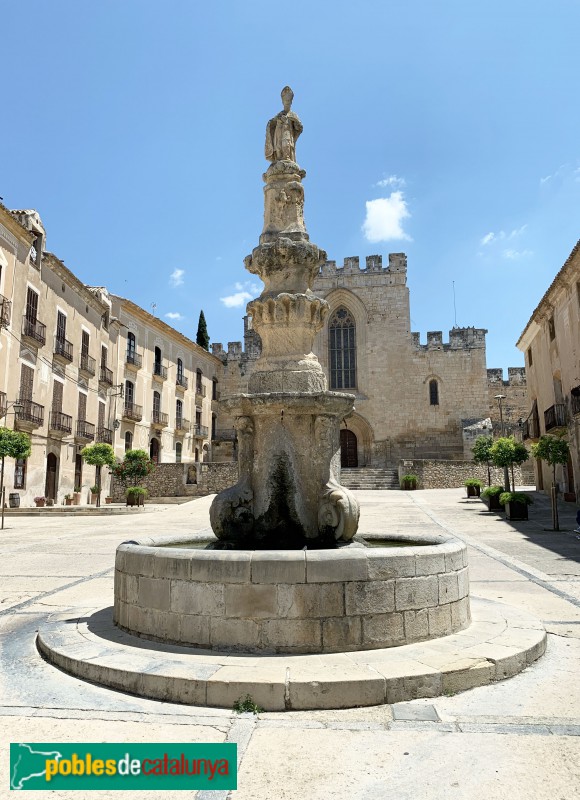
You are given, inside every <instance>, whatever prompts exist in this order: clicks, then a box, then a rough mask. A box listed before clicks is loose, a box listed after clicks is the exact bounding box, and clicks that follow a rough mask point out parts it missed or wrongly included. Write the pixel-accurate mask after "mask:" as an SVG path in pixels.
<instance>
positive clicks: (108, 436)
mask: <svg viewBox="0 0 580 800" xmlns="http://www.w3.org/2000/svg"><path fill="white" fill-rule="evenodd" d="M97 442H101V443H102V444H113V431H112V430H111V429H110V428H98V429H97Z"/></svg>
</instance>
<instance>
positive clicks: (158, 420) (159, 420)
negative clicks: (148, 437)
mask: <svg viewBox="0 0 580 800" xmlns="http://www.w3.org/2000/svg"><path fill="white" fill-rule="evenodd" d="M151 424H152V425H153V427H154V428H166V427H167V426H168V425H169V417H168V416H167V414H164V413H163V411H157V409H156V408H154V409H153V413H152V414H151Z"/></svg>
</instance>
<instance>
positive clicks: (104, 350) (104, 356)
mask: <svg viewBox="0 0 580 800" xmlns="http://www.w3.org/2000/svg"><path fill="white" fill-rule="evenodd" d="M107 355H108V352H107V348H106V347H105V346H104V345H101V367H106V366H107Z"/></svg>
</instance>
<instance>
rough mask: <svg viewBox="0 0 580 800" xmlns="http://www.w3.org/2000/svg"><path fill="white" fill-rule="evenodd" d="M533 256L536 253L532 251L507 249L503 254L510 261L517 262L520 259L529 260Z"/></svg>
mask: <svg viewBox="0 0 580 800" xmlns="http://www.w3.org/2000/svg"><path fill="white" fill-rule="evenodd" d="M533 255H534V253H533V251H532V250H513V249H512V248H507V249H506V250H504V251H503V253H502V256H503V257H504V258H507V259H509V260H510V261H517V260H518V259H520V258H527V257H528V256H533Z"/></svg>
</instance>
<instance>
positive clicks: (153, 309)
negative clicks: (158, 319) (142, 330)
mask: <svg viewBox="0 0 580 800" xmlns="http://www.w3.org/2000/svg"><path fill="white" fill-rule="evenodd" d="M156 309H157V303H151V313H152V314H153V316H155V310H156Z"/></svg>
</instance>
